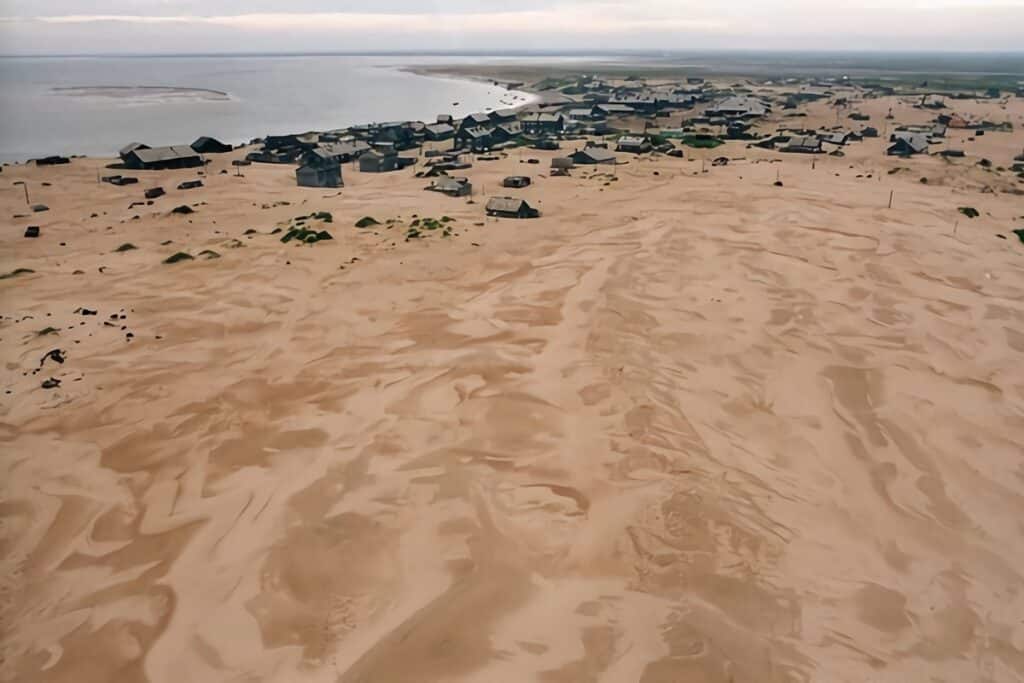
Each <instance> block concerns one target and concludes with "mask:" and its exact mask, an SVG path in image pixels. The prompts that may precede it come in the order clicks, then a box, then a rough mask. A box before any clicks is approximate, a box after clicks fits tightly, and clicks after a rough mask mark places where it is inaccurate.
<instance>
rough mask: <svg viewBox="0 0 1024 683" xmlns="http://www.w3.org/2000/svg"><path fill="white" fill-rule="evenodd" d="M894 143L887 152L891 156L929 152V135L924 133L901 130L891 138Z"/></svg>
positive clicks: (906, 155) (907, 155)
mask: <svg viewBox="0 0 1024 683" xmlns="http://www.w3.org/2000/svg"><path fill="white" fill-rule="evenodd" d="M889 141H890V142H891V143H893V144H892V145H890V146H889V149H887V150H885V153H886V154H888V155H889V156H901V157H909V156H913V155H915V154H927V153H928V136H927V135H925V134H924V133H912V132H906V131H899V132H897V133H893V134H892V136H891V137H890V138H889Z"/></svg>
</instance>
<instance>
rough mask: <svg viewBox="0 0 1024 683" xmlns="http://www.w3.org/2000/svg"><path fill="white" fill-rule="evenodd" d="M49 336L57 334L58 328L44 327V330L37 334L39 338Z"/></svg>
mask: <svg viewBox="0 0 1024 683" xmlns="http://www.w3.org/2000/svg"><path fill="white" fill-rule="evenodd" d="M48 334H57V328H56V327H44V328H43V329H41V330H39V331H38V332H36V336H37V337H45V336H46V335H48Z"/></svg>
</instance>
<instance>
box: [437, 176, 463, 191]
mask: <svg viewBox="0 0 1024 683" xmlns="http://www.w3.org/2000/svg"><path fill="white" fill-rule="evenodd" d="M468 184H469V180H468V179H466V178H451V177H448V176H442V177H440V178H438V179H437V180H435V181H434V182H433V184H432V185H431V186H430V187H429V188H427V189H430V190H434V191H436V192H458V191H459V190H461V189H462V188H463V187H464V186H465V185H468Z"/></svg>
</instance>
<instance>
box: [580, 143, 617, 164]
mask: <svg viewBox="0 0 1024 683" xmlns="http://www.w3.org/2000/svg"><path fill="white" fill-rule="evenodd" d="M569 157H570V158H571V159H572V160H573V163H574V164H580V165H585V164H614V163H615V161H616V159H615V154H614V153H612V151H611V150H608V149H605V148H603V147H584V148H583V149H581V150H577V151H575V152H573V153H572V154H571V155H569Z"/></svg>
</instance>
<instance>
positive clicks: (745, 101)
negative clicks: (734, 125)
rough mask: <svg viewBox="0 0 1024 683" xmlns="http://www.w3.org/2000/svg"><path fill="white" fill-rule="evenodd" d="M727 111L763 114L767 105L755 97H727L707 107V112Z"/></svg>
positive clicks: (753, 114) (766, 111) (766, 109)
mask: <svg viewBox="0 0 1024 683" xmlns="http://www.w3.org/2000/svg"><path fill="white" fill-rule="evenodd" d="M729 111H732V112H742V113H744V114H749V115H751V116H764V115H765V114H767V113H768V107H767V106H766V105H765V103H764V102H762V101H761V100H759V99H757V98H756V97H727V98H725V99H724V100H722V101H720V102H717V103H715V104H713V105H711V107H709V108H708V113H713V112H729Z"/></svg>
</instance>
